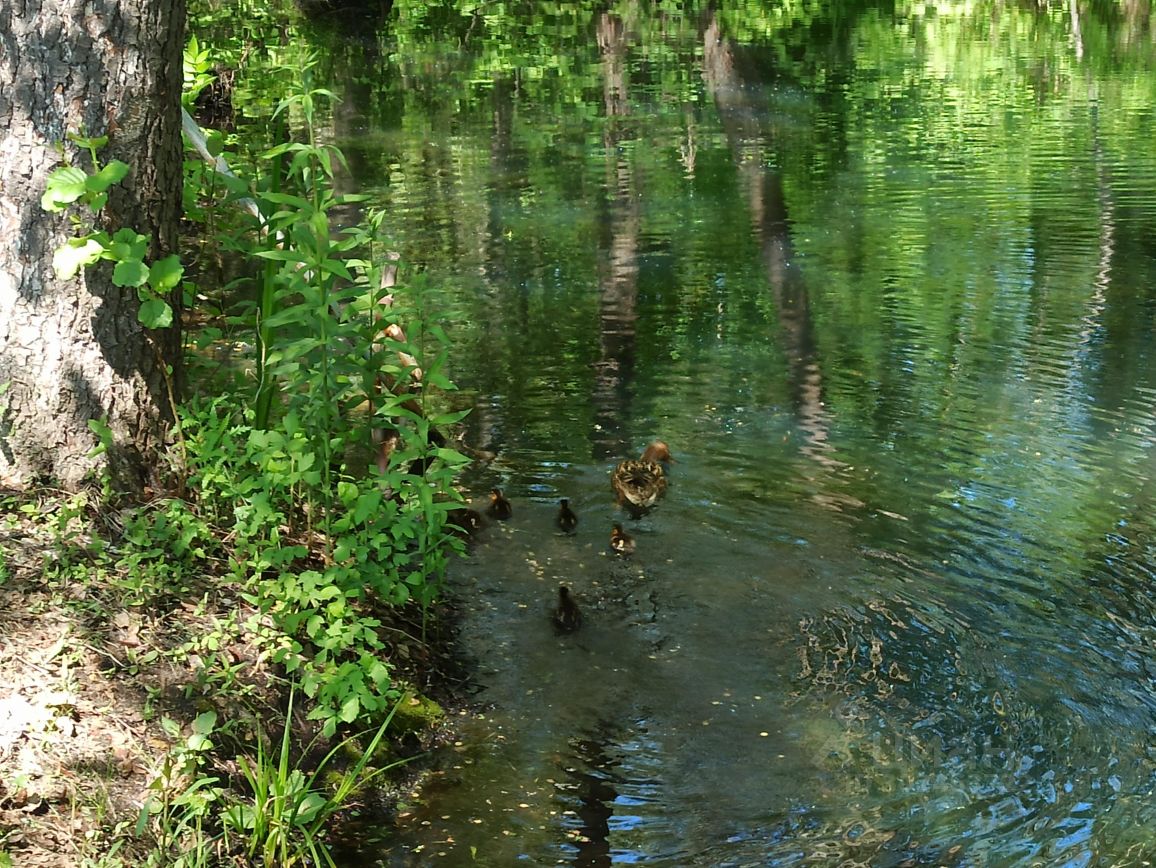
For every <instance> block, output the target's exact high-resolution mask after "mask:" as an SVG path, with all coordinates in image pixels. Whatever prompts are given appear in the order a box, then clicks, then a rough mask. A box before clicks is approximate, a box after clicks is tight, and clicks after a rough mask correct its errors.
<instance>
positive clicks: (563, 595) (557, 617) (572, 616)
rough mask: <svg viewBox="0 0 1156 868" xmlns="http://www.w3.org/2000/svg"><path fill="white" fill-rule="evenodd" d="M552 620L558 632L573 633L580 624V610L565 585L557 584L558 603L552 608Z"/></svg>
mask: <svg viewBox="0 0 1156 868" xmlns="http://www.w3.org/2000/svg"><path fill="white" fill-rule="evenodd" d="M553 621H554V628H555V629H556V630H557V631H558V632H559V633H573V632H574V631H575V630H577V629H578V628H579V627H581V626H582V612H581V610H579V608H578V604H577V603H575V602H574V597H573V596H571V594H570V589H569V588H567V587H566V586H565V585H559V586H558V605H557V606H556V607H555V608H554V613H553Z"/></svg>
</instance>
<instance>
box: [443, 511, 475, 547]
mask: <svg viewBox="0 0 1156 868" xmlns="http://www.w3.org/2000/svg"><path fill="white" fill-rule="evenodd" d="M446 528H447V529H448V530H449V531H450V532H451V533H453V534H455V535H457V536H459V537H462V538H463V539H469V538H470V537H472V536H473V535H474V534H476V533H477V532H478V531H480V530H481V529H482V514H481V513H480V512H478V511H477V510H476V509H469V508H468V507H465V506H459V507H455V508H454V509H451V510H450V511H449V512H447V513H446Z"/></svg>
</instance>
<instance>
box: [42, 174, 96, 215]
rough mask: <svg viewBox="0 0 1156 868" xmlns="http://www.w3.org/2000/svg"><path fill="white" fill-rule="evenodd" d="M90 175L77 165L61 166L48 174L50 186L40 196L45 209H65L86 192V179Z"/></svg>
mask: <svg viewBox="0 0 1156 868" xmlns="http://www.w3.org/2000/svg"><path fill="white" fill-rule="evenodd" d="M87 177H88V176H87V175H86V174H84V172H83V171H81V170H80V169H77V168H76V167H75V166H61V167H60V168H59V169H53V170H52V171H51V172H50V173H49V175H48V186H47V187H46V189H45V190H44V195H43V196H41V197H40V207H41V208H43V209H44V210H45V211H63V210H64V209H65V207H66V206H67V205H69V204H71V203H72V202H75V201H76V200H77V199H79V198H80V197H81V196H83V195H84V193H85V186H84V179H85V178H87Z"/></svg>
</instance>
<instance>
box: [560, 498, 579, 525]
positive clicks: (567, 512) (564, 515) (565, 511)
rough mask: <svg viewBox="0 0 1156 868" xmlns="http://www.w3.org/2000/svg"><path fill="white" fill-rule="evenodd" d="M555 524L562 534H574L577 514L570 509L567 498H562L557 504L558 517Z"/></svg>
mask: <svg viewBox="0 0 1156 868" xmlns="http://www.w3.org/2000/svg"><path fill="white" fill-rule="evenodd" d="M555 522H556V523H557V525H558V527H559V528H561V530H562V532H563V533H574V529H575V528H576V527H578V514H577V513H575V512H574V510H572V509H571V508H570V500H569V499H568V498H565V497H563V498H562V500H560V501H559V502H558V517H557V518H556V519H555Z"/></svg>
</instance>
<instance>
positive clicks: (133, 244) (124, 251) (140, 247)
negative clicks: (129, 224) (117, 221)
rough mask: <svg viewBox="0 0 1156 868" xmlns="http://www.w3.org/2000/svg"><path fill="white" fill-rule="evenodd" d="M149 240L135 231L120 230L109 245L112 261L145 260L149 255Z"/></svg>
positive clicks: (109, 254)
mask: <svg viewBox="0 0 1156 868" xmlns="http://www.w3.org/2000/svg"><path fill="white" fill-rule="evenodd" d="M148 246H149V240H148V238H146V237H145V236H144V235H141V234H140V233H139V232H137V231H136V230H135V229H118V230H117V233H116V234H115V235H113V236H112V241H111V242H110V243H109V245H108V256H109V258H111V259H116V260H120V259H144V258H145V254H146V253H148Z"/></svg>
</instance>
